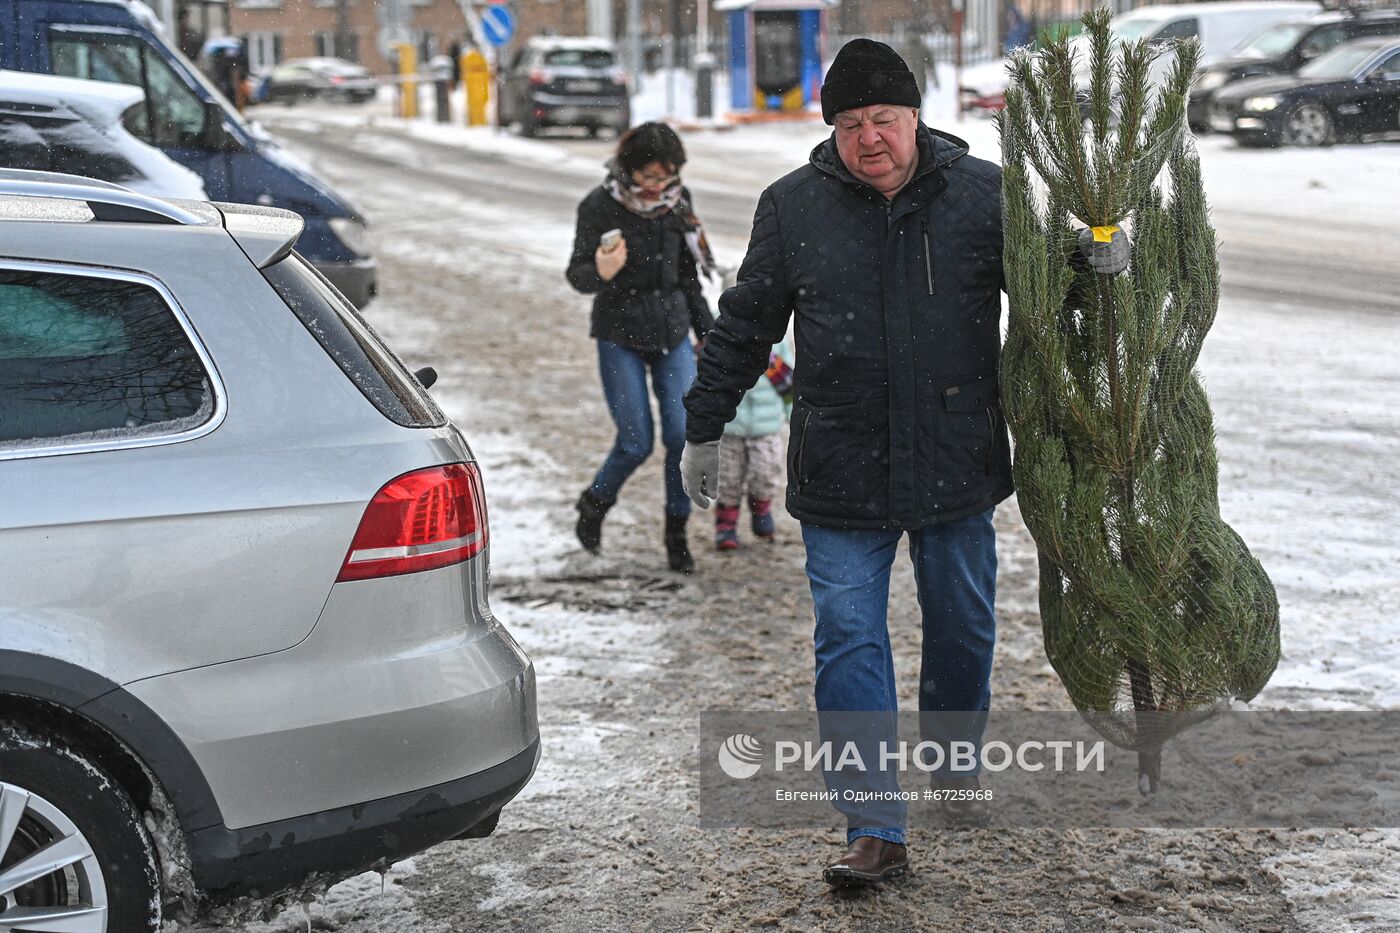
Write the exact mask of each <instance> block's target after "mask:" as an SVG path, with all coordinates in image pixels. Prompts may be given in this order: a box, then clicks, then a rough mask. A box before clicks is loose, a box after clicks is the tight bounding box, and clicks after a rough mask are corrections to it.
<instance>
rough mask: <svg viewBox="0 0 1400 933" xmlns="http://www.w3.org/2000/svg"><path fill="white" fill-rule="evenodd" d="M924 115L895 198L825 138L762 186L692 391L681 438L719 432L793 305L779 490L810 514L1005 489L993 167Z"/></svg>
mask: <svg viewBox="0 0 1400 933" xmlns="http://www.w3.org/2000/svg"><path fill="white" fill-rule="evenodd" d="M918 133H919V139H918V143H919V166H918V168H917V169H916V171H915V174H914V178H913V179H912V180H911V181H910V182H909V184H908V185H906V186H905V187H904V189H903V190H902V191H900V192H899V194H898V195H897V196H896V197H895V198H894V200H893V201H889V200H887V199H886V198H885V197H884V196H882V195H881V194H879V193H878V192H877V191H875V190H874V189H873V188H871V187H870V186H868V185H866V184H864V183H862V182H860V181H858V180H856V178H855V177H854V176H852V175H851V174H850V172H848V171H847V170H846V168H845V166H844V165H843V164H842V163H841V160H840V158H839V157H838V155H837V152H836V144H835V140H834V139H832V138H829V139H827V140H826V141H825V142H823V143H822V144H821V145H819V146H817V148H816V149H814V150H813V151H812V156H811V161H810V163H809V164H808V165H805V166H803V167H802V168H800V169H798V170H797V171H795V172H792V173H791V174H789V175H787V176H786V177H784V178H782V179H779V180H778V181H777V182H775V183H774V184H773V185H771V186H770V187H769V188H768V189H767V190H766V191H764V192H763V195H762V196H761V197H760V198H759V202H758V210H757V212H756V214H755V216H754V226H753V236H752V238H751V240H750V242H749V251H748V255H747V256H746V257H745V258H744V263H743V266H742V267H741V268H740V270H739V280H738V284H737V285H736V286H735V287H733V288H731V289H729V290H728V291H726V292H725V293H724V297H723V298H721V299H720V311H721V314H720V318H719V321H718V323H717V324H716V325H715V328H714V329H713V330H711V331H710V333H709V334H708V336H707V337H706V341H705V349H704V352H703V353H702V354H701V357H700V361H699V373H698V375H697V377H696V380H695V384H694V386H693V387H692V388H691V390H690V392H689V393H688V394H687V395H686V399H685V403H686V410H687V412H688V421H687V429H686V435H687V438H688V439H689V440H691V441H696V442H700V441H710V440H714V439H716V438H718V437H719V436H720V434H721V433H722V431H723V428H724V425H725V423H726V422H727V421H729V420H730V419H731V418H732V417H733V416H734V410H735V407H736V406H737V405H738V402H739V399H740V397H741V396H742V395H743V393H744V391H745V390H746V389H748V388H749V387H750V386H752V385H753V384H754V380H755V379H757V378H758V376H759V375H760V374H761V373H762V372H763V370H764V368H765V366H766V365H767V362H768V353H769V349H770V348H771V347H772V345H773V344H774V343H776V342H777V341H778V340H780V339H782V338H783V336H784V334H785V333H786V331H787V325H788V318H789V315H792V314H796V323H795V328H794V329H795V334H796V340H797V365H796V369H795V372H794V384H795V395H796V400H795V402H794V405H793V410H792V421H791V426H790V432H791V433H790V436H789V443H788V489H787V508H788V511H789V512H790V513H791V514H792V515H793V516H794V517H795V518H797V519H799V520H800V521H803V522H811V523H813V524H816V525H823V526H827V527H835V528H881V529H914V528H921V527H924V526H926V525H931V524H935V523H937V522H941V521H949V520H952V519H956V518H962V517H965V516H967V515H971V514H974V513H977V512H981V511H984V510H985V509H988V508H990V507H991V506H993V505H995V504H996V503H998V502H1000V501H1001V500H1002V499H1005V498H1006V497H1007V496H1008V495H1010V494H1011V458H1010V443H1009V440H1008V438H1007V434H1006V427H1005V422H1004V420H1003V419H1002V416H1001V406H1000V404H999V392H998V387H997V364H998V358H999V355H1000V350H1001V339H1000V319H1001V300H1000V294H999V292H1000V290H1001V288H1002V283H1003V276H1002V266H1001V170H1000V169H999V168H998V167H997V166H996V165H994V164H992V163H990V162H986V161H983V160H981V159H976V158H973V157H972V156H970V155H968V152H967V144H966V143H964V142H963V141H962V140H960V139H957V138H956V137H953V136H949V135H947V134H944V133H938V132H934V131H932V130H930V129H928V128H927V127H925V126H922V125H920V127H919V129H918Z"/></svg>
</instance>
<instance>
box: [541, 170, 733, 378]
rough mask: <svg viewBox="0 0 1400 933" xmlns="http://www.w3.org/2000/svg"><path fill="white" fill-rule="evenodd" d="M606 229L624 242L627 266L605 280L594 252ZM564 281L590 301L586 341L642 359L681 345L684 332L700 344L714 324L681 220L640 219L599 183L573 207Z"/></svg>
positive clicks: (664, 218)
mask: <svg viewBox="0 0 1400 933" xmlns="http://www.w3.org/2000/svg"><path fill="white" fill-rule="evenodd" d="M689 197H690V192H689V191H687V192H686V199H687V200H689ZM613 229H619V230H621V231H622V236H623V239H624V240H626V242H627V265H625V266H623V267H622V271H621V272H619V273H618V274H617V275H616V276H615V277H614V278H613V280H612V281H611V282H604V281H603V279H602V276H600V275H598V267H597V265H596V263H595V261H594V256H593V254H594V251H595V250H596V249H597V248H598V240H599V238H601V237H602V235H603V233H604V232H605V231H608V230H613ZM566 275H567V276H568V279H569V284H571V285H573V287H574V288H576V289H578V290H579V291H581V292H583V293H584V294H591V295H593V317H592V325H591V328H590V330H589V336H591V337H595V338H597V339H599V340H607V341H610V342H612V343H616V344H620V345H622V346H624V347H629V348H631V349H633V350H637V351H639V352H642V353H654V352H665V351H667V350H671V349H673V348H674V347H676V346H678V345H679V344H680V342H681V341H682V340H684V339H685V336H686V330H687V329H691V330H694V331H695V335H696V337H701V338H703V337H704V336H705V334H707V333H709V330H710V328H711V327H713V326H714V323H715V319H714V315H713V314H711V313H710V307H709V305H708V304H707V303H706V302H705V296H704V294H703V293H702V291H701V289H700V276H699V274H698V272H697V271H696V266H695V257H694V255H693V254H692V253H691V251H690V247H689V246H687V245H686V242H685V232H684V229H683V227H682V225H681V221H680V219H679V218H678V217H675V216H674V215H672V214H669V213H668V214H664V215H662V216H660V217H657V218H655V219H651V220H648V219H646V218H644V217H639V216H637V215H636V214H634V213H632V212H631V211H629V210H627V209H626V208H625V207H623V206H622V205H621V204H619V203H618V202H617V201H616V200H615V199H614V198H613V196H612V195H611V194H609V193H608V191H607V189H606V188H604V187H603V186H602V185H599V186H598V187H597V188H594V189H593V190H592V191H590V192H589V193H588V195H587V197H585V198H584V199H583V201H582V202H581V203H580V204H579V206H578V224H577V226H576V227H575V232H574V250H573V255H572V256H570V258H569V268H568V271H567V273H566Z"/></svg>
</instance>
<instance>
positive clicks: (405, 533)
mask: <svg viewBox="0 0 1400 933" xmlns="http://www.w3.org/2000/svg"><path fill="white" fill-rule="evenodd" d="M486 538H487V528H486V494H485V490H484V489H483V488H482V485H481V472H480V471H479V470H477V468H476V464H474V463H452V464H448V465H447V466H440V467H432V468H431V469H427V470H416V471H415V472H413V473H405V474H404V475H403V476H400V477H399V478H398V479H395V480H392V481H390V482H389V483H388V484H386V485H385V486H384V488H383V489H381V490H379V492H378V493H376V494H375V496H374V498H373V499H371V500H370V503H369V507H368V508H366V509H365V514H364V517H363V518H361V519H360V527H359V529H358V530H357V531H356V532H355V540H354V541H352V542H351V544H350V552H349V553H348V554H346V555H345V563H344V564H343V565H342V566H341V568H340V576H339V577H337V578H336V582H338V583H339V582H344V581H346V580H368V579H371V578H373V577H392V576H395V575H397V574H402V573H417V572H418V571H420V570H432V569H433V568H435V567H446V566H448V565H449V564H456V563H460V562H462V561H464V560H469V559H471V558H472V557H475V556H476V555H477V554H480V553H481V551H482V550H483V549H484V548H485V547H486Z"/></svg>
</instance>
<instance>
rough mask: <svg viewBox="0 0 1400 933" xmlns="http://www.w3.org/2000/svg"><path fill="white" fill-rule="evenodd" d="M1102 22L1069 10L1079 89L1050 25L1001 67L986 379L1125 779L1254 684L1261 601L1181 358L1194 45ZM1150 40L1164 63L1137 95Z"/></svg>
mask: <svg viewBox="0 0 1400 933" xmlns="http://www.w3.org/2000/svg"><path fill="white" fill-rule="evenodd" d="M1108 20H1109V16H1108V13H1107V12H1106V11H1097V12H1094V13H1090V14H1088V15H1086V16H1085V17H1084V21H1083V22H1084V28H1085V34H1086V38H1087V51H1088V58H1089V61H1088V64H1089V66H1090V67H1089V77H1088V86H1087V87H1086V88H1085V89H1084V90H1082V91H1081V90H1078V89H1077V88H1076V81H1075V70H1076V67H1075V66H1076V61H1075V59H1076V54H1077V53H1076V52H1075V51H1074V50H1073V49H1072V46H1071V44H1070V42H1069V41H1068V39H1067V37H1065V36H1063V35H1061V36H1059V37H1058V38H1056V39H1053V40H1052V41H1050V42H1049V43H1048V44H1047V46H1046V47H1045V48H1044V49H1042V50H1041V51H1038V52H1030V51H1023V52H1021V53H1018V54H1016V55H1015V56H1013V59H1012V62H1011V65H1010V71H1011V75H1012V81H1011V86H1010V88H1009V89H1008V90H1007V94H1006V110H1005V112H1004V113H1003V114H1001V117H1000V121H1001V122H1000V129H1001V139H1002V154H1003V160H1004V175H1003V198H1004V209H1005V213H1006V216H1005V235H1006V248H1005V265H1006V280H1007V290H1008V292H1009V294H1010V299H1011V315H1010V324H1009V330H1008V334H1007V339H1006V347H1005V352H1004V356H1003V362H1002V377H1001V378H1002V395H1003V404H1004V407H1005V411H1006V418H1007V422H1008V424H1009V425H1010V427H1011V431H1012V435H1013V437H1014V438H1015V441H1016V457H1015V479H1016V487H1017V495H1018V499H1019V502H1020V506H1021V512H1022V514H1023V516H1024V517H1025V521H1026V525H1027V527H1028V528H1029V529H1030V531H1031V534H1032V536H1033V537H1034V538H1035V541H1036V545H1037V548H1038V550H1039V563H1040V608H1041V616H1042V620H1043V626H1044V636H1045V648H1046V653H1047V654H1048V655H1049V658H1050V662H1051V664H1052V665H1053V666H1054V668H1055V671H1056V672H1057V673H1058V674H1059V675H1060V678H1061V679H1062V680H1063V681H1064V684H1065V688H1066V689H1067V691H1068V693H1069V696H1070V698H1071V700H1072V701H1073V702H1074V704H1075V705H1076V707H1078V709H1079V710H1080V711H1081V713H1083V714H1084V715H1085V717H1086V718H1087V719H1088V720H1089V721H1090V722H1091V723H1093V724H1094V726H1095V727H1096V728H1097V729H1098V730H1099V731H1100V732H1101V733H1102V734H1103V735H1104V736H1105V737H1106V738H1108V739H1110V740H1111V741H1113V742H1115V743H1116V744H1118V745H1120V746H1122V747H1125V748H1130V749H1136V750H1137V751H1138V754H1139V769H1140V772H1141V776H1140V785H1141V786H1142V788H1143V790H1144V792H1147V791H1149V790H1155V789H1156V786H1157V780H1158V776H1159V768H1160V765H1159V762H1160V752H1161V745H1162V743H1163V741H1165V740H1166V739H1167V738H1169V737H1170V736H1171V735H1172V734H1174V733H1175V732H1176V731H1179V730H1180V729H1182V728H1185V727H1186V726H1187V725H1189V724H1190V723H1192V722H1195V721H1199V719H1201V718H1204V717H1205V716H1208V715H1210V714H1211V713H1212V712H1213V711H1215V710H1216V709H1219V708H1220V706H1221V705H1222V704H1223V703H1225V702H1227V701H1228V700H1229V699H1230V698H1232V697H1238V698H1240V699H1243V700H1248V699H1251V698H1252V697H1253V696H1254V695H1255V694H1256V693H1258V692H1259V690H1260V689H1262V688H1263V686H1264V684H1265V682H1266V681H1267V680H1268V678H1269V676H1270V675H1271V674H1272V673H1273V670H1274V667H1275V665H1276V664H1277V661H1278V653H1279V617H1278V599H1277V597H1276V595H1275V593H1274V588H1273V585H1272V584H1271V583H1270V582H1269V578H1268V576H1267V575H1266V574H1265V573H1264V570H1263V568H1262V567H1261V566H1260V565H1259V562H1258V561H1257V560H1255V559H1254V557H1253V556H1252V555H1251V554H1250V552H1249V549H1248V548H1247V547H1246V546H1245V543H1244V541H1243V540H1241V538H1240V536H1239V535H1238V534H1236V533H1235V532H1234V530H1232V529H1231V528H1230V527H1229V526H1228V525H1226V524H1225V522H1224V521H1222V520H1221V517H1220V509H1219V502H1218V498H1217V493H1216V481H1217V464H1216V453H1215V437H1214V428H1213V425H1212V420H1211V411H1210V405H1209V403H1208V401H1207V398H1206V393H1205V390H1204V389H1203V388H1202V386H1201V382H1200V380H1199V378H1198V377H1197V375H1196V373H1195V370H1194V367H1195V364H1196V359H1197V356H1198V355H1199V353H1200V350H1201V344H1202V342H1203V340H1204V339H1205V336H1206V333H1207V331H1209V330H1210V326H1211V323H1212V321H1213V320H1214V318H1215V313H1216V306H1217V302H1218V298H1219V289H1218V285H1219V269H1218V266H1217V264H1216V256H1215V234H1214V231H1213V230H1212V228H1211V225H1210V218H1209V215H1208V211H1207V207H1206V202H1205V196H1204V192H1203V191H1202V186H1201V172H1200V163H1199V161H1198V159H1197V157H1196V155H1195V152H1194V149H1193V147H1192V145H1191V142H1190V139H1189V137H1188V136H1187V134H1186V132H1185V130H1184V122H1185V107H1186V95H1187V91H1188V89H1189V87H1190V83H1191V79H1192V75H1193V73H1194V72H1195V69H1196V65H1197V61H1198V59H1199V54H1200V53H1199V49H1198V47H1197V45H1196V44H1195V43H1194V42H1188V43H1179V44H1176V45H1175V46H1174V47H1169V48H1165V49H1164V48H1163V47H1160V46H1158V47H1154V46H1150V45H1148V44H1147V43H1145V42H1141V41H1139V42H1136V43H1123V42H1119V41H1117V40H1114V39H1113V38H1112V36H1111V35H1110V33H1109V29H1108ZM1081 41H1084V40H1081ZM1159 54H1169V55H1171V56H1172V57H1173V59H1174V60H1173V61H1172V62H1171V63H1170V67H1169V68H1168V70H1167V72H1166V79H1165V84H1164V86H1163V87H1162V88H1161V89H1160V90H1153V89H1152V86H1151V82H1150V80H1149V76H1150V73H1151V71H1152V65H1153V62H1154V60H1155V59H1156V58H1157V56H1158V55H1159ZM1081 103H1082V104H1083V106H1084V107H1086V108H1087V119H1086V117H1085V111H1084V110H1082V109H1081ZM1072 218H1073V219H1076V220H1077V221H1078V222H1079V223H1078V224H1075V223H1074V222H1073V221H1072ZM1080 225H1082V227H1081V226H1080ZM1085 228H1087V229H1085ZM1127 230H1131V233H1132V253H1131V261H1130V262H1129V263H1128V266H1127V268H1126V269H1125V270H1123V271H1119V272H1109V271H1100V270H1101V269H1102V268H1103V267H1102V266H1101V265H1100V264H1099V263H1098V262H1096V261H1092V260H1090V259H1087V258H1086V256H1094V257H1098V256H1100V255H1102V253H1101V252H1100V251H1104V250H1107V249H1108V248H1109V247H1110V246H1116V245H1118V244H1115V243H1114V241H1115V239H1116V238H1123V239H1122V240H1119V244H1123V243H1125V242H1126V233H1127ZM1081 241H1083V242H1084V243H1085V245H1084V246H1083V247H1082V248H1081V245H1080V244H1081Z"/></svg>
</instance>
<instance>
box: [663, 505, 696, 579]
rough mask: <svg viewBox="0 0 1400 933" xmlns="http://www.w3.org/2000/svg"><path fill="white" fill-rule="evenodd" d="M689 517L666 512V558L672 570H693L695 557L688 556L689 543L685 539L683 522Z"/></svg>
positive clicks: (682, 571)
mask: <svg viewBox="0 0 1400 933" xmlns="http://www.w3.org/2000/svg"><path fill="white" fill-rule="evenodd" d="M689 517H690V516H688V515H672V514H671V513H670V512H667V513H666V560H667V561H668V562H669V563H670V565H671V569H672V570H676V571H679V572H680V573H694V572H695V558H693V557H691V556H690V545H688V544H687V543H686V540H685V523H686V519H688V518H689Z"/></svg>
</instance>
